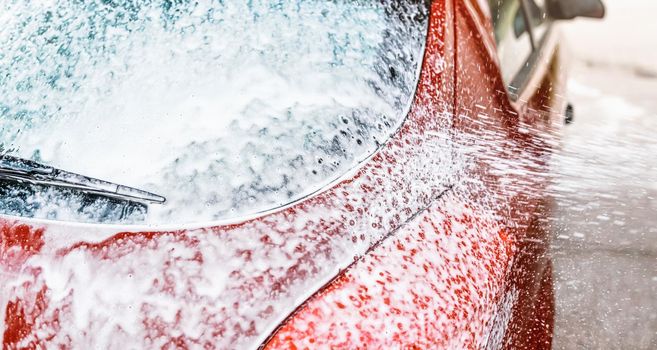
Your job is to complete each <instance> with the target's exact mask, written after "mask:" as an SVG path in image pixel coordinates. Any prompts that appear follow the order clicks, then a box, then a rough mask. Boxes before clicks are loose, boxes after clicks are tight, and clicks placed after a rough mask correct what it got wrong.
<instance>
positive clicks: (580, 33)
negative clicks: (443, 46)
mask: <svg viewBox="0 0 657 350" xmlns="http://www.w3.org/2000/svg"><path fill="white" fill-rule="evenodd" d="M638 3H639V2H638V1H636V0H632V1H629V3H628V4H629V5H631V6H635V7H636V6H637V4H638ZM647 3H648V2H645V4H646V10H647V8H648V7H652V8H653V9H654V8H655V7H656V5H655V4H647ZM619 4H620V3H618V2H616V3H615V4H614V3H611V5H612V6H610V10H611V11H614V10H618V11H617V12H616V13H623V11H624V9H622V8H620V9H619V8H618V7H613V6H619ZM653 9H651V10H653ZM612 13H613V12H612ZM654 13H655V11H652V15H654ZM622 23H627V20H626V19H625V18H619V15H616V16H615V17H613V16H612V17H611V21H610V22H609V23H606V24H603V25H601V26H600V29H599V31H598V33H597V34H596V37H595V38H593V39H591V38H590V37H587V35H588V34H587V33H588V32H587V31H589V30H590V28H592V26H593V24H588V23H587V24H585V25H579V29H581V30H575V29H577V28H572V29H569V30H568V31H567V33H566V35H567V36H568V37H570V41H571V45H572V46H573V47H574V49H573V51H574V54H573V56H574V57H575V60H574V61H573V62H572V66H571V81H570V84H569V99H570V101H571V102H573V104H574V105H575V109H576V114H575V118H576V119H575V123H574V124H572V125H570V126H568V128H567V130H566V131H565V135H564V150H563V154H562V155H561V156H559V157H558V158H557V160H556V164H555V172H556V173H557V179H556V181H555V185H554V195H555V202H556V208H555V210H554V213H553V218H552V221H551V225H552V231H553V238H552V240H553V242H552V246H553V248H552V253H553V256H554V264H555V283H556V285H555V288H556V299H557V310H556V311H557V320H556V328H555V332H556V338H555V343H554V348H555V349H657V60H655V61H654V62H653V61H651V60H649V59H646V56H650V55H653V54H654V53H657V45H654V44H657V42H655V41H656V40H657V39H655V38H652V36H653V35H652V34H648V33H644V35H643V36H639V37H638V38H636V37H635V38H632V37H629V36H628V37H627V38H628V40H629V41H636V43H635V46H636V47H637V48H638V47H640V45H641V41H642V40H643V39H645V40H651V41H652V42H653V43H654V44H653V45H650V46H648V49H650V50H654V51H652V52H646V54H645V55H642V54H641V52H639V51H637V52H636V53H635V55H636V59H633V58H632V55H631V52H627V50H634V49H636V48H633V47H634V46H633V45H634V44H633V42H629V43H628V42H624V43H622V45H621V44H619V45H618V46H616V45H614V42H613V40H612V39H613V37H614V35H612V34H610V33H612V32H615V31H622V30H623V29H622V28H621V26H620V24H622ZM582 28H584V29H582ZM628 28H629V26H628ZM626 29H627V28H626ZM569 34H574V35H569ZM607 34H608V35H607ZM621 34H622V33H621ZM615 35H616V36H617V37H618V38H622V35H618V33H615ZM601 38H604V39H601ZM604 40H607V42H604ZM619 40H620V39H619ZM628 40H626V41H628ZM619 48H623V49H622V50H620V49H619ZM637 50H638V49H637ZM615 51H617V52H615ZM651 62H652V63H651ZM653 63H654V64H653Z"/></svg>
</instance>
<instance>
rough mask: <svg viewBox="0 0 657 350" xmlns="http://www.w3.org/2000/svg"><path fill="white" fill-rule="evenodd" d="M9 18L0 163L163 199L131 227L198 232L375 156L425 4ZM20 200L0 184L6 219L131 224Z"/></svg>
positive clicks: (78, 8) (45, 10)
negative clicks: (52, 170)
mask: <svg viewBox="0 0 657 350" xmlns="http://www.w3.org/2000/svg"><path fill="white" fill-rule="evenodd" d="M3 13H6V14H8V15H6V16H3V24H2V28H0V46H1V47H2V48H3V49H2V52H1V53H0V121H1V122H2V124H1V125H0V149H2V148H4V149H5V152H9V154H12V155H14V156H19V157H22V158H27V159H32V160H35V161H39V162H41V163H46V164H49V165H52V166H55V167H57V168H61V169H66V170H68V171H72V172H75V173H79V174H84V175H88V176H92V177H95V178H100V179H104V180H108V181H112V182H116V183H121V184H125V185H128V186H133V187H138V188H141V189H145V190H148V191H152V192H154V193H158V194H162V195H164V196H165V197H167V203H166V204H164V205H154V206H150V207H149V208H148V214H145V213H144V210H143V208H141V207H137V208H128V209H129V210H128V212H129V213H132V212H134V213H136V214H137V220H138V221H140V220H145V221H147V222H192V221H193V222H199V221H203V220H214V219H220V218H226V217H233V216H237V215H242V214H247V213H253V212H257V211H261V210H266V209H270V208H273V207H276V206H280V205H284V204H287V203H289V202H290V201H293V200H295V199H298V198H301V197H302V196H304V195H306V194H308V193H310V192H312V191H315V190H317V189H319V188H320V187H321V186H322V185H323V184H325V183H327V182H328V181H330V180H332V179H335V178H336V177H338V176H340V175H341V174H344V173H345V172H346V171H347V170H348V169H350V168H352V167H353V166H355V165H356V164H357V163H358V162H359V161H360V160H362V159H364V157H366V156H367V155H369V154H371V153H372V152H373V151H374V150H375V149H376V148H377V147H378V145H379V144H380V143H382V142H384V141H385V140H386V139H387V138H388V137H389V136H390V135H391V133H393V132H394V131H395V130H396V128H397V126H398V125H399V123H400V122H401V120H402V119H403V118H404V113H405V108H406V106H407V105H408V104H409V103H410V100H411V98H412V97H413V94H414V91H415V84H416V79H417V76H416V72H417V71H418V69H417V68H418V65H419V64H420V63H421V61H422V55H423V52H422V49H423V47H424V41H425V36H426V30H427V18H428V1H423V0H416V1H394V0H383V1H347V0H336V1H319V0H316V1H302V0H254V1H227V2H224V1H186V0H181V1H163V2H161V1H155V0H145V1H138V2H133V1H100V2H98V1H91V2H87V1H68V0H61V1H48V2H41V1H13V2H9V3H8V4H6V5H5V8H4V9H3ZM14 190H16V189H14V188H12V187H11V184H9V185H8V184H7V182H0V194H1V195H2V199H0V213H10V214H19V215H26V216H35V217H48V218H54V219H71V218H72V219H74V220H87V221H98V220H99V219H98V217H104V218H107V217H109V218H110V221H113V220H114V219H112V218H117V217H118V218H120V219H121V220H123V219H124V217H125V216H112V215H109V216H102V215H101V216H99V215H97V214H98V212H103V211H107V210H109V211H112V210H113V209H112V208H113V205H115V203H113V202H112V203H105V202H102V201H101V202H97V201H96V199H94V201H93V205H91V206H90V205H88V203H87V205H78V206H76V205H74V204H72V201H71V200H70V199H71V196H72V194H71V193H68V192H66V193H63V194H61V193H53V192H46V191H45V190H44V189H43V188H36V187H35V188H29V189H24V188H23V189H20V191H19V192H11V191H14ZM12 193H13V194H12ZM53 196H55V197H57V196H64V197H65V198H66V201H57V200H55V199H54V197H53ZM87 201H88V200H87ZM97 206H100V207H99V208H97ZM124 209H125V208H124V207H122V209H121V210H124ZM89 211H93V213H91V214H88V212H89ZM129 213H128V214H129ZM87 214H88V215H87ZM128 216H129V215H128Z"/></svg>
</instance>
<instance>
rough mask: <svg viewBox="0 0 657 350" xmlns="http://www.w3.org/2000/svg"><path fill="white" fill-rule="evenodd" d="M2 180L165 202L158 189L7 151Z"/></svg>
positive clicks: (0, 158) (0, 160) (0, 169)
mask: <svg viewBox="0 0 657 350" xmlns="http://www.w3.org/2000/svg"><path fill="white" fill-rule="evenodd" d="M0 180H5V181H11V182H19V183H29V184H32V185H40V186H46V187H57V188H65V189H71V190H76V191H80V192H83V193H88V194H95V195H99V196H103V197H110V198H116V199H121V200H127V201H135V202H144V203H152V204H162V203H164V202H166V198H164V197H162V196H160V195H157V194H155V193H151V192H147V191H144V190H140V189H137V188H132V187H128V186H123V185H119V184H115V183H112V182H109V181H104V180H99V179H95V178H92V177H88V176H84V175H80V174H75V173H72V172H68V171H64V170H61V169H57V168H54V167H51V166H48V165H44V164H41V163H37V162H35V161H32V160H28V159H23V158H18V157H13V156H10V155H6V154H4V155H3V154H0Z"/></svg>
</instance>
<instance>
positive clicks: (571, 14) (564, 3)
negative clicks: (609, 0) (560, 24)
mask: <svg viewBox="0 0 657 350" xmlns="http://www.w3.org/2000/svg"><path fill="white" fill-rule="evenodd" d="M547 12H548V15H549V16H550V17H551V18H552V19H557V20H561V19H564V20H565V19H573V18H576V17H588V18H604V16H605V5H604V4H603V3H602V0H548V1H547Z"/></svg>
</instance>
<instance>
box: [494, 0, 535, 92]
mask: <svg viewBox="0 0 657 350" xmlns="http://www.w3.org/2000/svg"><path fill="white" fill-rule="evenodd" d="M489 3H490V8H491V18H492V20H493V28H494V30H495V40H496V41H497V51H498V56H499V60H500V66H501V70H502V77H503V78H504V81H505V83H506V84H507V85H508V84H510V83H511V81H512V80H513V78H514V77H515V76H516V75H517V74H518V72H520V70H521V69H522V68H523V66H524V65H525V64H526V62H527V59H528V58H529V56H530V55H531V53H532V45H531V40H530V37H529V33H528V32H527V31H526V30H525V28H526V27H525V19H524V16H523V13H522V8H521V5H520V1H519V0H490V1H489ZM514 89H517V87H513V86H509V90H511V91H513V90H514Z"/></svg>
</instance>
